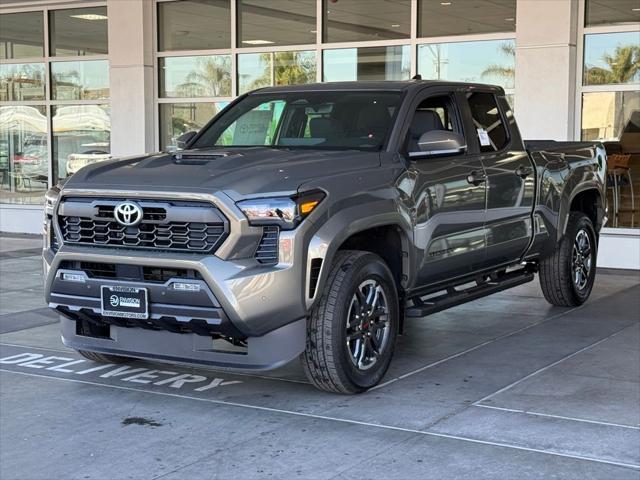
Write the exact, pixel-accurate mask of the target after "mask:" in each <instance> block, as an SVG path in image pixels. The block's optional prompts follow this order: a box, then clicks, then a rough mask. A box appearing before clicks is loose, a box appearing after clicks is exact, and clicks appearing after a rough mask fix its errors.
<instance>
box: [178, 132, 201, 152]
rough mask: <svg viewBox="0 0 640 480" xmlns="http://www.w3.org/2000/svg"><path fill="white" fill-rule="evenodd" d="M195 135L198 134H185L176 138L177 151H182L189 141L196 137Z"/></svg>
mask: <svg viewBox="0 0 640 480" xmlns="http://www.w3.org/2000/svg"><path fill="white" fill-rule="evenodd" d="M196 133H198V132H193V131H191V132H185V133H183V134H182V135H180V136H179V137H178V138H176V147H177V148H178V150H182V149H184V148H185V147H186V146H187V144H188V143H189V142H190V141H191V139H192V138H193V137H195V136H196Z"/></svg>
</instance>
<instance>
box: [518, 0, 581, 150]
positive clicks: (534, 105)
mask: <svg viewBox="0 0 640 480" xmlns="http://www.w3.org/2000/svg"><path fill="white" fill-rule="evenodd" d="M516 25H517V31H516V80H515V83H516V85H515V99H516V105H515V112H516V118H517V119H518V125H519V127H520V131H521V133H522V135H523V138H525V139H545V140H572V139H573V136H574V130H575V129H574V121H575V120H574V118H575V88H576V72H577V64H576V57H577V46H576V42H577V26H578V1H577V0H518V6H517V19H516Z"/></svg>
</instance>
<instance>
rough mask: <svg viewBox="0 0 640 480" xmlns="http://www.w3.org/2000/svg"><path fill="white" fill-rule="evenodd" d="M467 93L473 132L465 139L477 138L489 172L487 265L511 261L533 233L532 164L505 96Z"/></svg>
mask: <svg viewBox="0 0 640 480" xmlns="http://www.w3.org/2000/svg"><path fill="white" fill-rule="evenodd" d="M465 96H466V101H467V106H468V108H469V115H468V118H470V119H471V120H472V122H473V125H472V126H471V128H472V129H473V132H474V133H475V135H469V137H468V141H472V142H474V143H475V145H474V146H473V147H475V148H477V149H478V151H479V152H480V159H481V161H482V165H483V167H484V171H485V173H486V175H487V183H486V185H487V205H486V220H485V234H486V243H487V256H486V267H494V266H500V265H502V264H508V263H513V262H515V261H517V260H518V259H520V258H521V256H522V255H523V254H524V252H525V250H526V249H527V246H528V245H529V241H530V239H531V235H532V233H531V232H532V211H533V202H534V196H535V176H534V169H533V166H532V163H531V160H530V158H529V155H528V154H527V152H526V151H525V149H524V145H523V143H522V140H521V139H520V137H519V134H518V131H517V128H516V126H515V120H514V118H513V114H512V112H511V109H510V107H509V106H508V103H507V102H506V100H505V99H504V97H498V96H497V95H496V94H495V93H494V92H492V91H479V90H476V89H474V90H469V91H467V92H466V94H465Z"/></svg>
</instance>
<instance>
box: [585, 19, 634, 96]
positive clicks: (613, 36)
mask: <svg viewBox="0 0 640 480" xmlns="http://www.w3.org/2000/svg"><path fill="white" fill-rule="evenodd" d="M638 82H640V32H622V33H603V34H596V35H585V37H584V76H583V83H584V85H604V84H612V83H638Z"/></svg>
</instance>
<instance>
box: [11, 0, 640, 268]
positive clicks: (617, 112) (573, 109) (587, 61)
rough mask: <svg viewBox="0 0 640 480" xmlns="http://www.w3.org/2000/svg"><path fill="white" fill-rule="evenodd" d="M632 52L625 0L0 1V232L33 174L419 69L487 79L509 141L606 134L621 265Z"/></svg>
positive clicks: (16, 217)
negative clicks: (248, 111)
mask: <svg viewBox="0 0 640 480" xmlns="http://www.w3.org/2000/svg"><path fill="white" fill-rule="evenodd" d="M639 51H640V6H639V5H638V2H637V1H636V0H566V1H564V0H563V1H560V0H464V1H460V0H458V1H454V0H452V1H446V2H445V1H434V0H369V1H366V2H365V1H346V0H270V1H268V2H264V1H260V0H184V1H172V0H167V1H165V0H145V1H139V0H107V1H106V2H105V1H102V2H87V1H76V2H70V1H61V0H49V1H38V0H5V1H3V2H2V4H1V5H0V112H1V113H0V231H3V232H16V233H37V232H39V230H40V228H41V217H42V208H41V205H42V202H43V195H44V192H45V191H46V189H47V188H48V187H49V186H51V185H54V184H56V183H57V182H58V181H59V180H60V179H63V178H65V177H66V176H68V175H70V174H72V173H73V172H75V171H76V170H77V169H79V168H81V167H82V166H83V165H85V164H87V163H90V162H97V161H101V160H105V159H108V158H111V157H113V156H126V155H135V154H140V153H143V152H150V151H157V150H159V149H175V146H176V138H177V137H178V136H179V135H180V134H182V133H184V132H186V131H189V130H197V129H198V128H200V127H202V126H203V125H204V124H205V123H206V122H207V121H208V120H209V119H210V118H211V117H212V116H213V115H215V114H216V113H217V112H218V111H220V109H221V108H223V107H224V106H225V105H227V104H228V103H229V102H230V101H231V100H232V99H233V98H235V97H236V96H237V95H239V94H242V93H244V92H247V91H249V90H252V89H255V88H260V87H263V86H267V85H287V84H295V83H311V82H324V81H343V80H381V79H386V80H398V79H410V78H411V77H413V76H414V75H416V74H419V75H421V77H422V78H423V79H444V80H454V81H470V82H484V83H492V84H497V85H500V86H502V87H503V88H504V89H505V92H506V93H507V95H508V98H509V100H510V102H511V104H512V107H513V108H514V111H515V114H516V118H517V120H518V124H519V126H520V129H521V131H522V134H523V137H524V138H525V139H554V140H589V141H590V140H601V141H603V142H606V145H607V150H608V151H609V153H610V156H611V159H610V165H609V166H610V171H612V172H613V174H614V176H615V177H616V178H615V180H616V182H615V183H616V184H617V187H616V185H614V182H613V178H611V182H610V183H611V186H610V188H609V206H610V208H609V222H608V224H607V227H606V228H605V230H604V231H603V233H602V240H601V242H602V246H601V249H600V255H599V257H600V258H599V265H600V266H604V267H614V268H632V269H638V268H640V230H639V229H638V227H639V223H640V214H639V213H638V210H639V209H640V183H639V182H640V145H639V141H638V135H639V134H638V131H639V130H638V129H639V128H640V125H639V122H640V113H638V112H640V68H639V64H638V56H639V53H638V52H639ZM634 112H635V115H634V114H633V113H634ZM611 162H613V163H611ZM634 187H635V188H634ZM632 192H633V193H632ZM614 197H615V200H616V201H614Z"/></svg>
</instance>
